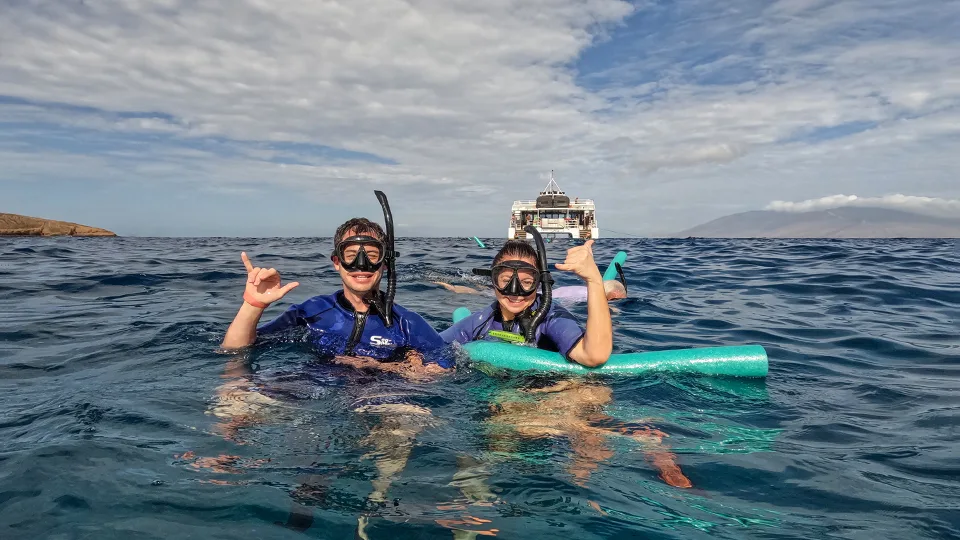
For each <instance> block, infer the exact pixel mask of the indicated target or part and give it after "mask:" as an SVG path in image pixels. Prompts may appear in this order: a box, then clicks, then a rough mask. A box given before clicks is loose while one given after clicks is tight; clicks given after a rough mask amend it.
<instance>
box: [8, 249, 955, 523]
mask: <svg viewBox="0 0 960 540" xmlns="http://www.w3.org/2000/svg"><path fill="white" fill-rule="evenodd" d="M485 242H487V245H488V246H490V247H492V248H494V249H496V248H497V247H499V245H500V244H501V242H502V240H497V239H491V240H486V239H485ZM572 245H574V243H573V242H572V241H567V242H565V241H554V242H552V243H550V244H548V249H549V250H550V260H551V262H554V263H556V262H561V261H562V257H563V250H564V249H566V248H568V247H571V246H572ZM397 249H398V251H399V252H400V253H401V258H400V259H399V284H398V292H397V302H398V303H400V304H402V305H403V306H405V307H407V308H410V309H413V310H415V311H417V312H419V313H421V314H422V315H424V317H425V318H426V319H427V320H428V321H429V322H430V323H431V324H433V325H434V326H435V327H436V328H437V329H442V328H445V327H446V325H448V324H449V322H448V321H449V320H450V314H451V312H452V311H453V310H454V309H455V308H456V307H458V306H461V305H465V306H467V307H469V308H471V309H479V308H481V307H483V306H484V305H486V304H487V303H489V302H490V301H491V297H490V296H488V295H484V294H479V295H464V294H459V295H458V294H453V293H451V292H448V291H446V290H445V289H442V288H441V287H439V286H437V285H435V284H433V283H431V282H432V281H446V282H449V283H454V284H458V285H471V286H474V287H478V286H482V285H483V282H482V281H480V279H481V278H477V277H475V276H472V275H471V274H470V269H471V268H473V267H479V266H487V265H488V264H489V262H490V258H491V257H492V255H493V253H494V249H480V248H479V247H478V246H477V245H476V243H475V242H474V241H473V240H472V239H402V240H400V241H399V242H398V246H397ZM241 250H245V251H247V253H249V254H250V256H251V257H252V258H253V260H254V263H255V264H257V265H260V266H265V267H275V268H277V269H278V270H279V271H280V272H281V274H282V276H283V278H284V279H285V280H297V281H299V282H300V287H299V288H297V289H295V290H294V291H293V292H292V293H290V295H289V296H288V297H287V298H285V299H284V300H283V301H282V302H281V303H282V304H283V306H274V307H271V308H270V309H269V310H268V312H267V318H272V317H273V316H276V315H277V314H279V313H280V312H281V310H282V309H283V307H285V306H286V305H288V304H289V303H293V302H299V301H302V300H304V299H306V298H308V297H309V296H312V295H316V294H328V293H330V292H332V291H333V290H335V288H336V287H338V285H339V280H338V278H337V275H336V274H335V273H334V271H333V270H332V268H331V265H330V261H329V259H328V255H329V253H330V250H331V245H330V240H329V239H313V238H302V239H238V238H180V239H171V238H4V239H0V396H2V397H0V538H2V539H4V540H9V539H20V538H23V539H34V538H55V539H61V538H62V539H81V538H83V539H85V538H97V539H104V538H123V539H140V538H144V539H146V538H229V539H236V538H291V539H295V538H354V531H355V530H356V529H357V526H358V519H359V518H360V517H361V516H363V519H366V520H367V521H368V523H367V526H366V528H365V531H366V534H367V535H368V536H369V538H371V539H376V538H390V539H391V540H399V539H406V538H477V537H482V538H486V537H488V536H486V535H495V536H496V537H499V538H577V539H592V538H654V539H659V538H685V539H690V538H857V539H868V540H876V539H880V538H958V537H960V337H958V331H960V243H958V242H957V241H955V240H857V241H853V240H749V241H747V240H704V239H688V240H644V239H640V240H622V239H602V240H600V241H598V242H597V243H596V245H595V254H596V259H597V261H598V263H599V264H600V265H601V269H603V268H605V266H606V262H607V261H609V260H610V258H612V256H613V255H614V254H615V253H616V252H617V251H619V250H625V251H627V252H628V253H629V258H628V260H627V264H626V268H625V270H626V275H627V279H628V283H629V298H628V299H626V300H624V301H619V302H616V303H614V304H613V305H614V307H615V308H616V312H615V314H614V326H615V352H629V351H643V350H654V349H672V348H685V347H701V346H717V345H739V344H747V343H756V344H760V345H762V346H764V347H765V348H766V350H767V352H768V355H769V358H770V374H769V376H768V377H767V378H766V379H756V380H747V379H725V378H713V377H698V376H691V375H682V374H668V373H657V374H649V375H644V376H638V377H632V378H627V377H607V378H594V379H591V380H590V381H589V382H590V384H591V385H593V387H594V388H597V387H603V388H606V389H609V390H610V391H611V392H612V397H611V399H610V401H609V403H607V404H605V407H604V410H605V412H606V414H607V415H609V416H610V417H612V418H615V419H617V420H619V421H622V422H626V423H629V422H641V421H642V423H643V424H644V425H649V426H652V427H654V428H656V429H659V430H661V431H662V432H664V433H666V434H668V435H669V437H667V438H664V439H663V442H662V444H663V445H664V447H665V448H667V449H669V452H672V453H673V454H674V455H675V456H676V461H677V462H678V464H679V466H680V468H681V469H682V471H683V472H684V474H686V476H687V477H688V478H689V479H690V481H691V482H692V484H693V487H692V488H691V489H678V488H674V487H671V486H669V485H667V484H666V483H665V482H664V481H663V480H661V479H660V478H659V477H658V475H657V470H656V469H655V468H654V466H653V465H652V463H651V460H650V459H649V450H650V449H649V448H647V447H644V445H643V444H641V443H639V442H638V441H635V440H633V439H630V438H629V437H617V436H613V435H611V436H610V437H609V439H603V437H601V439H603V440H593V439H590V440H587V439H589V437H587V438H584V437H581V435H582V433H579V432H577V431H576V430H575V429H573V430H571V431H569V432H567V431H564V429H563V426H562V425H561V426H560V429H558V430H555V432H553V433H546V434H544V433H538V434H536V433H535V434H532V435H531V434H530V433H526V434H524V432H523V429H520V430H516V431H510V430H507V431H506V432H496V433H495V431H496V430H495V429H494V430H492V429H491V423H490V420H491V417H492V415H493V414H494V413H493V411H494V408H491V404H493V403H495V402H496V401H497V400H498V399H500V397H502V396H504V395H521V394H523V393H522V392H519V391H518V390H519V389H522V388H529V387H534V386H536V385H538V384H539V385H541V386H542V385H543V384H550V383H552V382H556V381H554V380H547V381H544V376H542V375H540V376H537V375H523V374H502V373H485V372H484V371H482V370H480V369H478V368H477V367H476V366H468V365H461V366H460V367H459V368H458V370H457V371H456V373H454V374H451V375H448V376H443V377H440V378H439V379H437V380H435V381H432V382H430V381H427V382H418V381H409V380H405V379H402V378H400V377H398V376H396V375H380V376H377V375H374V374H372V373H370V372H367V371H360V370H356V369H353V368H350V367H346V366H342V365H335V364H333V363H331V362H330V361H329V360H328V359H324V358H321V357H319V356H317V355H316V354H314V353H313V352H312V351H311V350H310V349H309V347H308V346H306V345H305V344H304V343H301V342H299V341H298V340H296V339H290V340H288V342H283V343H279V344H274V345H271V346H268V347H262V348H258V349H256V350H253V351H247V352H244V353H239V354H238V353H234V354H227V353H224V352H222V351H219V350H218V346H219V343H220V340H221V339H222V337H223V334H224V331H225V330H226V328H227V325H228V324H229V323H230V321H231V320H232V318H233V316H234V314H235V313H236V310H237V308H238V307H239V305H240V301H241V300H240V297H241V294H242V290H243V283H244V281H245V272H244V268H243V265H242V263H241V261H240V252H241ZM555 275H556V277H557V280H558V282H559V284H560V285H569V284H575V283H576V279H575V277H574V276H571V275H569V274H565V273H562V272H556V273H555ZM287 300H289V302H287ZM571 310H572V311H573V312H574V314H575V315H576V316H577V317H579V318H581V320H585V315H586V309H585V306H583V305H577V306H573V307H571ZM511 392H513V394H511ZM498 396H500V397H498ZM381 403H388V404H393V405H397V404H400V405H404V404H406V405H409V407H410V410H411V411H413V412H411V414H410V415H409V418H406V419H401V420H397V419H396V418H393V419H391V418H390V417H389V416H385V415H378V413H377V409H376V407H377V405H379V404H381ZM365 407H366V408H365ZM423 411H429V414H423ZM391 422H393V423H391ZM561 423H562V422H561ZM499 427H500V428H503V425H499ZM520 427H521V428H522V426H520ZM392 443H397V445H399V446H400V447H403V446H404V445H406V446H405V447H406V449H407V451H409V456H408V462H407V463H406V466H405V467H404V468H403V469H402V471H401V472H399V473H398V476H397V478H396V480H395V481H394V482H393V483H392V485H390V487H389V491H388V492H387V494H386V495H387V497H386V500H385V501H384V502H383V503H377V502H376V501H371V500H370V499H368V496H369V494H370V493H371V491H372V489H373V487H372V485H373V484H372V482H373V481H374V480H375V478H376V477H377V472H378V471H377V465H376V464H377V459H378V458H383V457H384V456H387V457H396V456H393V454H391V452H394V451H395V450H392V449H391V448H390V444H392ZM477 464H481V465H477ZM471 467H472V468H471ZM458 471H459V473H458ZM455 477H456V478H455ZM470 489H480V490H486V492H487V494H489V495H492V497H490V498H489V499H488V500H487V502H482V501H480V500H478V499H477V498H476V497H474V498H471V496H469V494H465V492H466V491H469V490H470ZM455 530H459V531H460V532H454V531H455ZM464 531H466V532H464ZM469 531H473V532H472V533H471V532H469ZM481 533H482V534H485V535H483V536H477V535H478V534H481ZM455 534H456V535H457V536H454V535H455Z"/></svg>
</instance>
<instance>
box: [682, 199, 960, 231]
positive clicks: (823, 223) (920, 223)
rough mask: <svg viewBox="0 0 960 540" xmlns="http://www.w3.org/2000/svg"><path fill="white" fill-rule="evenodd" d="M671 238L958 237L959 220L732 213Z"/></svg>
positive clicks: (852, 210)
mask: <svg viewBox="0 0 960 540" xmlns="http://www.w3.org/2000/svg"><path fill="white" fill-rule="evenodd" d="M670 236H671V237H674V238H677V237H679V238H687V237H699V238H960V218H943V217H934V216H928V215H925V214H919V213H915V212H905V211H902V210H890V209H886V208H869V207H853V206H847V207H841V208H834V209H831V210H820V211H813V212H782V211H772V210H762V211H754V212H743V213H740V214H733V215H729V216H726V217H722V218H719V219H715V220H713V221H710V222H707V223H704V224H702V225H697V226H696V227H693V228H691V229H687V230H685V231H681V232H679V233H677V234H673V235H670Z"/></svg>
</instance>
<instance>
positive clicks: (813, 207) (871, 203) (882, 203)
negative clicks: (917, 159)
mask: <svg viewBox="0 0 960 540" xmlns="http://www.w3.org/2000/svg"><path fill="white" fill-rule="evenodd" d="M844 206H861V207H871V208H891V209H894V210H905V211H910V212H918V213H923V214H929V215H936V216H942V217H960V199H938V198H936V197H917V196H914V195H903V194H900V193H897V194H894V195H884V196H883V197H857V196H856V195H830V196H827V197H821V198H819V199H810V200H806V201H800V202H789V201H773V202H771V203H770V204H768V205H767V207H766V208H765V210H774V211H778V212H813V211H817V210H830V209H832V208H841V207H844Z"/></svg>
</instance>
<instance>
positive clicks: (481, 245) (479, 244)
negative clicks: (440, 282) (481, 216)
mask: <svg viewBox="0 0 960 540" xmlns="http://www.w3.org/2000/svg"><path fill="white" fill-rule="evenodd" d="M473 239H474V240H476V241H477V245H478V246H480V247H482V248H486V247H487V246H485V245H483V242H481V241H480V239H479V238H477V237H476V236H474V237H473ZM620 264H623V263H620Z"/></svg>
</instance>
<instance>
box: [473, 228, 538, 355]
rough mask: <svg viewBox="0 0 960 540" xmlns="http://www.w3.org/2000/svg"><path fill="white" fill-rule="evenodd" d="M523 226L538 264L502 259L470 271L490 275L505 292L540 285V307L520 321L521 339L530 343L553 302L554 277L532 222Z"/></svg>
mask: <svg viewBox="0 0 960 540" xmlns="http://www.w3.org/2000/svg"><path fill="white" fill-rule="evenodd" d="M523 230H524V231H526V233H527V234H529V235H530V236H532V237H533V240H534V243H535V244H536V246H537V266H533V265H532V264H530V263H527V262H523V261H516V260H514V261H503V262H501V263H499V264H496V265H494V266H492V267H491V268H490V269H486V268H476V269H474V270H473V273H474V274H476V275H478V276H490V278H491V281H493V287H494V288H495V289H497V291H498V292H499V293H500V294H503V295H505V296H529V295H531V294H533V293H535V292H536V291H537V286H539V287H540V289H541V297H540V307H539V308H538V309H537V311H536V312H535V313H534V314H533V317H532V318H531V319H530V320H529V321H528V322H525V323H524V324H521V327H522V329H523V333H524V335H523V337H524V339H526V341H527V343H533V342H534V341H536V334H537V327H538V326H540V323H542V322H543V319H544V318H545V317H546V316H547V313H548V312H549V311H550V305H551V304H552V303H553V295H552V292H551V291H552V290H553V277H552V276H551V275H550V270H549V269H548V268H547V250H546V248H545V247H544V245H543V237H542V236H540V231H538V230H537V229H536V228H535V227H533V226H532V225H527V226H526V227H524V229H523Z"/></svg>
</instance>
